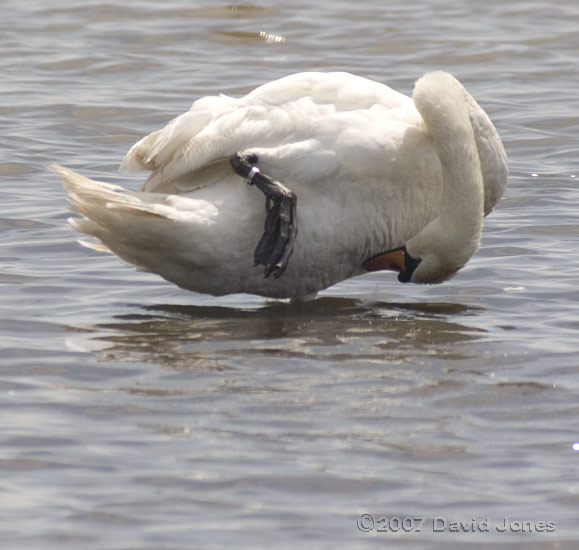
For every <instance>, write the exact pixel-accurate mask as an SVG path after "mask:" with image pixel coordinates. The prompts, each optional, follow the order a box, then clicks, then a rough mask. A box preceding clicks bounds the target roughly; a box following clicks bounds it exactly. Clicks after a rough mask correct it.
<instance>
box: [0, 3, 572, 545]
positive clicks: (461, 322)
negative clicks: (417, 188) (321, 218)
mask: <svg viewBox="0 0 579 550" xmlns="http://www.w3.org/2000/svg"><path fill="white" fill-rule="evenodd" d="M2 8H3V9H2V15H1V17H0V52H1V55H0V97H1V100H0V182H1V183H0V185H1V186H0V235H1V240H0V311H1V315H0V410H1V412H0V414H1V416H0V418H1V419H2V420H1V424H0V547H1V548H2V549H4V548H5V549H43V550H46V549H53V548H54V549H56V548H58V549H69V548H71V549H72V548H82V549H88V550H92V549H95V550H97V549H98V550H128V549H132V550H159V549H170V550H179V549H187V550H189V549H191V548H200V549H203V550H222V549H232V548H235V549H252V550H254V549H272V548H275V549H282V550H283V549H288V550H290V549H291V550H294V549H295V548H298V547H304V548H312V549H335V548H348V549H366V548H409V549H432V548H434V549H437V548H440V549H442V548H444V549H462V548H467V547H468V548H493V549H496V548H505V549H519V548H520V549H525V550H528V549H531V550H539V549H541V550H547V549H549V550H555V549H557V550H561V549H564V550H565V549H571V548H573V549H574V548H576V547H577V542H578V541H579V521H578V516H579V368H578V367H579V341H578V337H579V303H578V302H579V282H578V279H579V277H578V276H579V250H578V249H579V246H578V245H579V185H578V181H577V174H578V172H579V166H578V158H579V142H578V135H579V91H578V90H579V63H578V59H579V32H578V29H579V4H578V3H576V2H570V1H564V0H553V1H551V2H548V3H546V2H543V1H541V2H539V1H533V0H529V1H520V2H503V1H500V2H499V1H498V0H488V1H486V2H475V1H474V0H466V1H464V2H450V1H447V0H441V1H439V2H434V1H433V0H430V1H429V0H417V1H414V2H408V1H405V2H402V1H398V0H394V1H392V2H384V1H383V0H367V1H365V2H351V1H348V2H346V1H343V0H331V1H330V0H318V1H317V2H309V1H305V0H292V2H285V1H279V2H275V1H273V0H256V1H255V2H250V3H243V4H237V3H228V2H226V1H224V2H220V1H216V2H210V1H200V0H195V1H193V2H191V1H185V0H165V1H164V2H158V0H154V1H152V0H145V1H136V0H123V1H120V0H109V1H107V2H103V1H100V0H89V1H86V2H71V1H66V0H53V1H51V2H44V1H42V0H30V1H26V2H22V1H20V2H16V1H13V0H7V1H5V2H3V3H2ZM432 69H444V70H447V71H450V72H452V73H453V74H455V75H456V76H457V77H458V78H459V79H460V80H461V81H462V82H463V83H464V84H465V85H466V86H467V88H468V89H469V91H470V92H471V93H472V94H473V96H474V97H475V98H476V99H477V100H478V101H479V103H480V104H481V105H482V106H483V107H484V108H485V109H486V110H487V112H488V113H489V114H490V116H491V118H492V119H493V121H494V122H495V124H496V126H497V128H498V130H499V132H500V134H501V136H502V138H503V140H504V143H505V147H506V149H507V153H508V156H509V164H510V178H509V187H508V189H507V192H506V194H505V197H504V199H503V200H502V202H501V204H500V206H499V208H498V209H497V210H496V211H495V212H493V214H492V215H491V216H489V217H488V218H487V219H486V221H485V232H484V239H483V243H482V246H481V249H480V251H479V252H478V253H477V254H476V255H475V256H474V257H473V259H472V260H471V261H470V262H469V264H468V265H467V266H466V267H465V268H464V269H463V270H462V271H461V272H460V273H459V274H458V276H457V277H456V278H454V279H453V280H451V281H449V282H447V283H445V284H443V285H440V286H432V287H419V286H414V287H413V286H412V285H400V284H399V283H398V282H397V281H396V279H395V277H394V276H393V275H392V274H387V273H376V274H368V275H365V276H363V277H359V278H356V279H352V280H350V281H347V282H345V283H343V284H340V285H336V286H334V287H332V288H329V289H328V290H326V291H324V292H323V293H321V295H320V297H319V298H318V299H317V300H316V301H314V302H311V303H307V304H301V305H299V304H298V305H291V304H287V303H284V302H271V301H264V300H262V299H260V298H257V297H252V296H244V295H242V296H230V297H224V298H219V299H215V298H212V297H208V296H202V295H197V294H193V293H188V292H185V291H182V290H179V289H178V288H176V287H174V286H172V285H170V284H168V283H166V282H164V281H163V280H161V279H160V278H158V277H156V276H154V275H151V274H146V273H139V272H136V271H134V270H133V269H132V268H131V267H129V266H127V265H125V264H123V263H122V262H121V261H120V260H118V259H117V258H115V257H112V256H107V255H103V254H99V253H97V252H95V251H92V250H89V249H87V248H83V247H81V246H80V245H79V244H78V243H77V238H78V235H77V234H75V233H74V231H73V230H72V229H70V228H69V227H68V225H67V218H68V217H69V216H70V212H69V210H68V205H67V201H66V197H65V194H64V192H63V190H62V189H61V188H60V186H59V184H58V182H57V181H56V178H55V176H54V175H53V174H51V173H50V172H49V171H48V170H47V166H48V165H49V164H50V163H52V162H59V163H62V164H64V165H66V166H68V167H70V168H73V169H76V170H79V171H81V172H82V173H83V174H85V175H87V176H89V177H94V178H100V179H105V180H107V181H112V182H116V183H119V184H121V185H126V186H129V187H133V188H135V187H137V186H138V185H139V183H140V181H141V179H142V176H141V175H139V174H120V173H118V172H117V167H118V165H119V164H120V162H121V160H122V158H123V156H124V154H125V153H126V151H127V150H128V148H129V147H130V146H131V145H132V144H133V143H134V142H135V141H136V140H138V139H139V138H140V137H142V136H143V135H145V134H147V133H149V132H151V131H153V130H156V129H158V128H159V127H161V126H162V125H164V124H165V123H166V122H167V121H168V120H169V119H170V118H172V117H173V116H176V115H177V114H179V113H181V112H183V111H185V110H186V109H187V108H188V107H189V105H190V104H191V103H192V102H193V101H194V100H195V99H196V98H198V97H200V96H203V95H207V94H216V93H226V94H233V95H238V94H243V93H246V92H247V91H249V90H251V89H252V88H253V87H255V86H257V85H259V84H261V83H263V82H266V81H268V80H271V79H274V78H277V77H281V76H284V75H287V74H290V73H293V72H298V71H305V70H323V71H330V70H346V71H350V72H355V73H356V74H359V75H362V76H365V77H369V78H372V79H375V80H378V81H381V82H384V83H386V84H389V85H390V86H392V87H394V88H395V89H398V90H400V91H402V92H404V93H411V91H412V87H413V82H414V80H415V79H416V78H418V77H419V76H421V75H422V74H423V73H424V72H426V71H428V70H432Z"/></svg>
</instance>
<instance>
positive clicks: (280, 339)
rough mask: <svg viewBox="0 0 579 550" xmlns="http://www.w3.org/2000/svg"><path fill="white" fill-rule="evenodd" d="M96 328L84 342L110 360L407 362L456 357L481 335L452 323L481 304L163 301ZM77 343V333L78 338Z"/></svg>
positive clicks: (203, 365)
mask: <svg viewBox="0 0 579 550" xmlns="http://www.w3.org/2000/svg"><path fill="white" fill-rule="evenodd" d="M141 310H142V311H143V313H141V314H135V315H130V316H127V317H125V318H119V320H118V321H117V322H114V323H107V324H101V325H97V326H96V327H94V329H93V330H94V332H92V331H91V333H89V334H88V335H86V336H87V337H88V341H87V340H86V339H85V338H84V337H83V340H84V342H81V345H82V346H84V347H85V349H86V348H88V349H91V347H92V348H93V349H98V348H100V353H101V354H102V355H103V356H104V357H105V358H106V359H107V360H111V361H116V360H120V361H127V360H128V361H144V362H151V363H156V364H161V365H163V366H166V367H169V368H177V369H183V368H195V369H201V370H207V369H210V370H212V369H218V370H219V369H223V368H234V367H235V365H236V364H241V363H243V362H244V361H246V360H249V361H257V360H265V361H269V362H271V363H272V364H275V363H276V361H279V360H282V359H287V360H292V359H298V360H302V361H303V360H305V361H317V360H322V361H324V360H325V361H331V362H334V363H335V362H360V361H362V362H364V361H369V362H382V363H385V364H388V363H390V364H392V363H406V362H408V361H412V360H414V359H416V358H417V357H424V355H425V354H426V353H427V354H428V355H429V356H431V357H435V356H436V354H437V353H438V354H440V355H441V356H443V355H446V354H447V353H448V352H449V351H451V352H452V353H454V357H455V358H459V357H460V356H461V355H460V354H461V353H462V352H461V350H460V349H456V348H454V347H453V345H454V344H457V343H461V342H462V343H465V342H469V341H472V340H477V339H478V338H480V336H481V333H483V332H484V331H481V330H480V329H477V328H474V327H471V326H467V325H463V324H460V323H459V322H455V321H449V320H447V318H449V317H451V318H456V317H458V318H459V319H460V318H461V317H463V316H468V315H472V314H473V313H475V312H476V311H478V309H477V308H473V307H470V306H463V305H459V304H441V303H438V304H436V303H433V304H420V303H419V304H405V303H384V302H374V303H371V304H364V303H363V302H361V301H358V300H354V299H346V298H321V299H319V300H316V301H315V302H311V303H308V304H300V305H287V304H279V303H275V304H272V305H267V306H265V307H262V308H260V309H255V310H241V309H235V308H227V307H199V306H180V305H159V306H149V307H142V308H141ZM76 340H77V341H78V339H76Z"/></svg>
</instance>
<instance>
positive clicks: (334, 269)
mask: <svg viewBox="0 0 579 550" xmlns="http://www.w3.org/2000/svg"><path fill="white" fill-rule="evenodd" d="M236 153H241V155H239V156H237V157H235V156H234V157H232V161H233V166H235V164H236V162H235V159H237V160H238V161H239V160H240V159H245V161H244V162H245V164H244V165H238V166H237V167H236V171H237V173H236V171H234V169H233V168H232V164H231V162H230V159H229V157H230V156H231V155H235V154H236ZM255 157H257V158H255ZM238 164H239V162H238ZM242 164H243V163H242ZM254 165H255V166H254ZM122 167H123V168H137V169H146V170H150V171H151V172H152V173H151V175H150V177H149V178H148V180H147V181H146V182H145V183H144V185H143V186H142V189H141V190H140V191H139V192H134V191H128V190H126V189H123V188H121V187H118V186H115V185H111V184H106V183H101V182H96V181H92V180H89V179H86V178H84V177H82V176H80V175H78V174H76V173H74V172H72V171H70V170H67V169H65V168H62V167H60V166H54V167H53V169H54V170H55V171H56V172H57V173H58V174H59V175H60V177H61V179H62V183H63V185H64V187H65V188H66V189H67V191H68V193H69V196H70V201H71V208H72V209H73V210H75V211H76V212H78V213H79V214H81V216H82V218H80V219H78V218H76V219H72V220H71V223H72V225H73V227H75V228H76V229H78V230H79V231H82V232H84V233H87V234H89V235H92V236H94V237H97V238H98V239H99V240H100V241H101V242H102V243H103V244H102V245H101V244H96V245H92V246H93V247H95V248H97V249H99V250H106V251H112V252H114V253H116V254H118V255H119V256H120V257H121V258H123V259H125V260H126V261H128V262H130V263H132V264H135V265H136V266H138V267H140V268H142V269H145V270H147V271H151V272H154V273H157V274H159V275H161V276H162V277H164V278H165V279H167V280H168V281H171V282H173V283H175V284H177V285H179V286H180V287H183V288H185V289H189V290H193V291H197V292H205V293H209V294H214V295H222V294H229V293H235V292H247V293H253V294H260V295H263V296H270V297H278V298H288V297H289V298H295V299H306V298H308V297H312V296H315V294H316V293H317V292H318V291H319V290H321V289H324V288H326V287H328V286H330V285H332V284H334V283H337V282H339V281H342V280H344V279H347V278H349V277H352V276H355V275H359V274H361V273H364V272H366V271H368V270H377V269H394V270H396V271H399V272H400V274H399V279H400V280H401V281H404V282H406V281H410V282H414V283H439V282H441V281H443V280H445V279H447V278H449V277H451V276H452V275H453V274H454V273H456V272H457V271H458V270H459V269H460V268H461V267H462V266H463V265H464V264H465V263H466V262H467V261H468V259H469V258H470V257H471V256H472V254H473V253H474V252H475V251H476V249H477V248H478V246H479V242H480V235H481V228H482V220H483V215H486V214H488V213H489V212H490V211H491V210H492V209H493V207H494V206H495V205H496V203H497V202H498V200H499V199H500V197H501V195H502V193H503V191H504V189H505V186H506V181H507V160H506V154H505V151H504V148H503V145H502V143H501V140H500V138H499V136H498V134H497V132H496V130H495V128H494V126H493V124H492V123H491V121H490V119H489V118H488V116H487V115H486V113H485V112H484V111H483V110H482V109H481V108H480V107H479V105H478V104H477V103H476V102H475V100H474V99H473V98H472V97H471V96H470V95H469V94H468V93H467V92H466V90H465V89H464V87H463V86H462V85H461V84H460V83H459V82H458V81H457V80H456V79H455V78H454V77H453V76H451V75H449V74H448V73H444V72H433V73H428V74H426V75H425V76H423V77H422V78H421V79H419V80H418V81H417V83H416V86H415V89H414V93H413V97H412V98H409V97H406V96H404V95H402V94H400V93H398V92H395V91H394V90H392V89H390V88H388V87H387V86H384V85H382V84H379V83H376V82H373V81H371V80H367V79H364V78H360V77H356V76H353V75H350V74H346V73H328V74H323V73H302V74H296V75H293V76H289V77H286V78H282V79H281V80H277V81H274V82H271V83H268V84H265V85H263V86H261V87H259V88H257V89H256V90H254V91H253V92H251V93H250V94H248V95H247V96H245V97H243V98H240V99H234V98H231V97H226V96H223V95H221V96H218V97H205V98H202V99H200V100H198V101H196V102H195V103H194V104H193V106H192V107H191V110H190V111H188V112H186V113H185V114H183V115H181V116H179V117H177V118H176V119H174V120H173V121H171V122H170V123H169V124H168V125H167V126H166V127H165V128H164V129H162V130H159V131H157V132H154V133H152V134H151V135H149V136H147V137H145V138H143V139H141V140H140V141H139V142H138V143H137V144H135V145H134V146H133V147H132V148H131V150H130V151H129V153H128V154H127V156H126V158H125V160H124V161H123V165H122ZM240 175H243V176H245V175H248V176H249V178H250V179H251V178H257V179H256V180H255V181H253V183H256V181H258V180H259V182H261V183H262V184H264V183H267V182H269V183H272V182H273V183H275V182H274V180H273V178H274V179H275V180H277V182H281V183H282V184H283V186H285V187H287V188H288V189H289V190H291V191H292V192H293V194H295V197H297V208H296V209H295V214H294V218H293V219H290V218H291V214H292V212H293V205H290V206H288V205H285V206H284V205H282V206H281V207H280V204H279V201H278V202H276V201H275V200H274V199H272V197H271V196H270V197H269V198H268V201H267V202H268V208H269V212H270V216H273V217H272V219H270V220H269V221H268V222H267V223H268V224H269V229H268V228H267V227H266V229H265V235H263V236H262V234H264V223H265V219H266V212H264V198H263V195H261V194H260V193H259V192H258V189H256V187H255V186H249V185H246V184H245V183H244V181H243V179H242V178H241V177H240ZM268 176H269V177H268ZM283 186H281V185H280V188H283ZM260 188H262V190H263V185H262V186H260ZM285 190H286V191H287V189H285ZM290 194H291V193H290ZM294 205H295V203H294ZM280 220H281V221H280ZM294 223H296V224H297V227H298V228H299V232H298V233H297V236H295V231H292V230H291V229H292V227H293V224H294ZM266 225H267V224H266ZM274 225H275V227H274ZM288 228H289V232H290V233H291V235H289V236H288V235H287V231H288ZM268 231H269V237H268ZM294 236H295V241H294V240H293V237H294ZM260 239H261V245H262V246H263V241H264V239H265V240H267V239H270V240H271V239H273V240H272V241H271V242H270V243H269V245H268V246H269V250H268V251H266V252H267V253H266V256H267V254H270V255H271V254H273V256H272V257H271V258H270V260H271V261H270V262H269V264H270V265H268V261H267V258H266V260H265V261H264V260H263V259H261V258H259V253H258V252H256V259H257V261H258V262H259V263H263V264H265V265H266V272H268V271H269V272H271V271H273V272H274V275H277V277H264V272H263V269H260V268H257V267H255V266H254V265H253V264H254V250H255V249H256V245H257V243H258V242H260ZM266 248H267V247H266ZM273 249H275V253H274V252H273ZM292 250H293V254H292ZM290 255H291V257H290ZM282 256H283V258H282ZM280 258H281V259H280ZM284 270H285V271H284ZM282 273H283V274H282ZM280 275H281V276H280Z"/></svg>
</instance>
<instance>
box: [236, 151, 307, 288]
mask: <svg viewBox="0 0 579 550" xmlns="http://www.w3.org/2000/svg"><path fill="white" fill-rule="evenodd" d="M229 161H230V163H231V166H232V167H233V170H235V173H236V174H238V175H239V176H241V177H242V178H245V180H246V182H247V184H248V185H255V186H256V187H257V188H258V189H259V190H260V191H261V192H262V193H263V194H264V195H265V199H266V200H265V211H266V218H265V225H264V232H263V235H262V237H261V239H260V240H259V243H258V244H257V247H256V248H255V252H254V253H253V259H254V262H255V265H263V266H264V267H265V269H264V275H265V276H266V277H269V276H270V275H271V274H272V273H273V276H274V277H275V278H276V279H277V278H278V277H280V276H281V275H282V274H283V272H284V271H285V270H286V268H287V265H288V262H289V259H290V257H291V255H292V252H293V249H294V243H295V238H296V235H297V232H298V225H297V217H296V203H297V197H296V196H295V195H294V193H293V192H292V191H290V190H289V189H288V188H287V187H285V186H284V185H283V184H281V183H280V182H279V181H275V180H274V179H272V178H270V177H269V176H267V175H265V174H264V173H262V172H261V171H260V170H259V168H258V167H257V162H258V159H257V156H256V155H251V154H243V153H236V154H234V155H231V157H229Z"/></svg>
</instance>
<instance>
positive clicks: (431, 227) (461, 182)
mask: <svg viewBox="0 0 579 550" xmlns="http://www.w3.org/2000/svg"><path fill="white" fill-rule="evenodd" d="M467 97H468V96H467V92H466V90H465V89H464V88H463V86H462V85H461V84H460V83H459V82H458V81H457V80H456V79H455V78H454V77H452V76H451V75H449V74H447V73H439V72H436V73H429V74H427V75H425V76H424V77H422V78H421V79H420V80H419V81H418V82H417V83H416V87H415V90H414V94H413V99H414V102H415V104H416V107H417V109H418V111H419V112H420V114H421V115H422V117H423V119H424V122H425V123H426V126H427V129H428V132H429V133H430V135H431V137H432V140H433V142H434V146H435V148H436V151H437V153H438V156H439V158H440V164H441V170H442V179H443V188H442V194H441V202H440V207H439V215H438V216H437V218H435V219H434V220H433V221H432V222H431V223H430V224H428V225H427V226H426V227H425V228H424V229H423V230H422V231H421V232H420V233H418V235H416V237H414V238H413V239H411V240H410V241H408V243H407V249H408V253H409V254H410V255H411V256H413V257H418V258H420V259H421V260H422V262H421V263H422V264H423V265H421V266H420V267H419V268H418V269H417V270H416V272H415V278H413V282H429V283H430V282H440V281H441V280H444V279H446V278H448V277H449V276H451V275H453V274H454V273H455V272H456V271H457V270H458V269H460V268H461V267H462V266H463V265H464V264H465V263H466V262H467V261H468V259H469V258H470V257H471V256H472V254H474V252H475V251H476V250H477V248H478V246H479V243H480V237H481V230H482V221H483V216H484V214H483V204H484V183H483V178H482V173H481V165H480V159H479V155H478V151H477V146H476V141H475V137H474V132H473V127H472V124H471V122H470V116H469V103H468V101H467ZM421 278H423V279H424V280H422V281H421V280H420V279H421Z"/></svg>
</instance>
